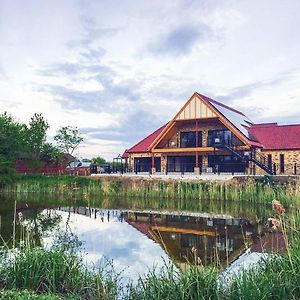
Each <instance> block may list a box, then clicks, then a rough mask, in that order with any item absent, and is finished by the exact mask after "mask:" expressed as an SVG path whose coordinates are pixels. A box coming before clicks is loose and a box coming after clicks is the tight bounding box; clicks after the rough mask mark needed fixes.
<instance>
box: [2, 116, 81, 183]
mask: <svg viewBox="0 0 300 300" xmlns="http://www.w3.org/2000/svg"><path fill="white" fill-rule="evenodd" d="M48 129H49V124H48V122H47V120H46V119H45V118H44V117H43V115H42V114H38V113H35V114H34V115H33V116H32V117H31V119H30V121H29V123H28V124H25V123H22V122H19V121H17V120H16V119H14V118H13V117H12V116H11V115H10V114H8V113H6V112H5V113H2V114H0V185H3V184H5V183H7V182H9V181H11V180H12V179H13V176H14V174H15V163H16V161H17V160H24V161H26V164H27V165H28V167H29V169H30V171H31V172H32V173H38V172H39V171H40V169H41V167H42V166H43V164H45V163H62V162H63V161H65V160H67V159H68V156H69V157H70V156H71V155H72V154H73V153H74V151H75V150H76V149H77V147H78V146H79V145H80V143H81V142H82V141H83V138H82V136H81V135H80V133H79V130H78V129H77V128H76V127H71V126H65V127H61V128H60V129H59V130H58V131H57V134H56V135H55V137H54V143H50V142H48V141H47V130H48Z"/></svg>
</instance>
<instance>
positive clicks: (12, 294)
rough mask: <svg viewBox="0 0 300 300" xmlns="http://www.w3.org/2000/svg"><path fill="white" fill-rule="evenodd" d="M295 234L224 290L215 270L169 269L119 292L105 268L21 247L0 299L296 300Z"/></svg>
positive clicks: (4, 274)
mask: <svg viewBox="0 0 300 300" xmlns="http://www.w3.org/2000/svg"><path fill="white" fill-rule="evenodd" d="M289 223H290V222H289ZM297 225H299V224H298V223H297ZM298 227H299V226H298ZM298 229H299V228H297V229H296V228H293V229H292V231H293V232H294V237H293V241H292V246H291V247H290V251H289V252H288V253H286V254H283V255H275V256H272V257H271V258H270V259H268V260H265V261H264V262H262V263H261V264H260V265H259V267H256V268H255V269H252V270H250V271H247V272H244V273H242V274H241V276H239V277H236V278H233V280H232V281H231V284H230V285H229V286H228V288H224V287H221V285H220V284H219V282H218V276H219V272H220V270H219V269H217V268H213V267H206V268H204V267H199V266H191V267H190V268H188V269H186V270H184V271H181V270H178V269H177V268H175V267H174V266H171V265H170V266H166V267H165V268H164V270H163V271H162V272H161V273H160V274H159V275H158V274H157V272H155V271H154V270H153V271H152V272H150V273H149V274H148V275H147V276H146V277H144V278H140V279H139V281H138V283H137V284H131V285H130V286H129V287H128V289H126V290H125V291H126V292H124V290H123V291H122V289H121V285H120V283H119V282H118V279H120V278H118V277H117V276H115V275H112V273H111V272H108V271H105V269H101V270H98V271H96V272H93V271H90V270H88V269H87V267H86V266H85V265H84V264H83V262H82V260H81V259H80V258H78V257H77V256H75V255H74V254H73V252H69V251H65V250H62V249H59V248H55V249H52V250H45V249H42V248H28V249H27V248H24V249H21V250H20V251H17V252H16V259H15V261H12V262H11V263H8V264H5V265H2V267H0V289H2V291H1V292H0V299H107V300H108V299H121V298H123V299H126V300H160V299H161V300H198V299H203V300H204V299H217V300H238V299H245V300H252V299H253V300H257V299H264V300H269V299H270V300H271V299H300V241H299V237H298V236H297V235H298V233H299V232H298V231H296V230H298ZM2 255H3V254H2ZM1 261H2V262H3V261H5V257H4V256H3V257H2V259H1ZM1 297H2V298H1Z"/></svg>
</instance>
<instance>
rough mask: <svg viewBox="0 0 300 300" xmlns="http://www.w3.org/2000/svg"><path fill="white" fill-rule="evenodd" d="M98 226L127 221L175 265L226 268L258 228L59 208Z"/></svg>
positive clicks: (200, 218)
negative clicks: (191, 263)
mask: <svg viewBox="0 0 300 300" xmlns="http://www.w3.org/2000/svg"><path fill="white" fill-rule="evenodd" d="M60 210H63V211H68V212H72V213H77V214H81V215H86V216H88V217H90V218H95V219H99V220H100V221H101V222H110V221H112V220H114V221H115V220H118V221H120V222H123V220H124V221H126V222H127V223H128V224H130V225H131V226H133V227H134V228H135V229H137V230H138V231H140V232H141V233H143V234H144V235H146V236H147V237H148V238H150V239H152V240H154V241H155V242H157V243H158V244H159V245H160V246H161V247H162V248H163V249H164V250H165V251H166V252H167V253H168V255H169V256H170V257H171V258H173V259H174V260H175V261H176V262H177V263H178V264H180V263H185V262H187V261H195V260H196V261H197V263H203V264H207V263H211V262H218V263H220V264H223V265H227V264H228V263H230V262H231V261H233V260H234V259H235V258H236V257H237V256H239V255H240V254H242V253H243V252H244V251H245V250H246V249H247V248H249V246H250V245H251V244H252V243H253V238H254V237H256V236H257V235H258V233H259V227H258V225H252V224H251V223H250V222H249V221H248V220H247V219H241V218H233V217H231V216H228V215H211V214H204V213H176V212H174V213H165V212H159V211H157V212H154V211H147V212H145V211H131V210H130V211H119V210H105V209H94V208H86V207H73V208H60Z"/></svg>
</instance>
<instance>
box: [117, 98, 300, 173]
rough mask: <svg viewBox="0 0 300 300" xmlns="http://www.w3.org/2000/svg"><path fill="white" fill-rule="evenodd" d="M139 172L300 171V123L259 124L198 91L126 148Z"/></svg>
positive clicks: (129, 160) (134, 169) (131, 164)
mask: <svg viewBox="0 0 300 300" xmlns="http://www.w3.org/2000/svg"><path fill="white" fill-rule="evenodd" d="M123 158H125V159H126V160H127V165H128V168H129V171H130V172H135V173H145V172H147V173H152V174H154V173H160V174H173V173H174V174H175V173H195V174H202V173H232V174H234V173H242V174H269V175H275V174H288V175H291V174H298V175H299V174H300V124H298V125H278V124H277V123H264V124H255V123H254V122H252V121H251V120H250V119H249V118H248V117H247V116H246V115H245V114H243V113H242V112H240V111H238V110H236V109H234V108H231V107H229V106H227V105H224V104H222V103H220V102H218V101H215V100H213V99H210V98H208V97H206V96H203V95H201V94H199V93H194V94H193V95H192V96H191V98H190V99H189V100H188V101H187V102H186V103H185V105H184V106H183V107H182V108H181V109H180V110H179V112H178V113H177V114H176V115H175V117H174V118H173V119H172V120H171V121H170V122H168V123H167V124H165V125H163V126H162V127H160V128H158V129H157V130H156V131H154V132H153V133H151V134H150V135H149V136H147V137H146V138H144V139H143V140H141V141H140V142H138V143H137V144H136V145H134V146H133V147H131V148H130V149H128V150H126V151H125V152H124V154H123Z"/></svg>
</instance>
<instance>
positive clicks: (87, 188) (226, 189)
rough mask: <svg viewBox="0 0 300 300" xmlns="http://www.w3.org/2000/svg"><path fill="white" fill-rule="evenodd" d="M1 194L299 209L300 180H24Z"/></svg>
mask: <svg viewBox="0 0 300 300" xmlns="http://www.w3.org/2000/svg"><path fill="white" fill-rule="evenodd" d="M1 192H2V193H10V194H11V193H22V194H28V193H44V194H53V195H64V196H74V195H80V196H82V197H83V198H89V197H90V196H92V195H102V196H122V197H139V198H143V199H144V198H163V199H181V200H189V199H195V200H204V199H205V200H231V201H251V202H255V203H270V202H271V201H272V200H273V199H274V198H276V199H281V201H282V202H283V203H284V204H291V205H297V206H298V205H300V179H297V178H292V179H288V180H285V181H284V182H283V181H280V180H277V179H273V178H272V177H259V178H247V177H240V178H234V179H232V180H228V181H200V180H199V181H183V180H159V179H151V178H149V179H146V178H139V177H132V178H129V177H103V178H91V177H72V176H22V177H18V179H16V181H15V182H14V183H13V184H9V185H6V186H5V187H3V188H2V190H1Z"/></svg>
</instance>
